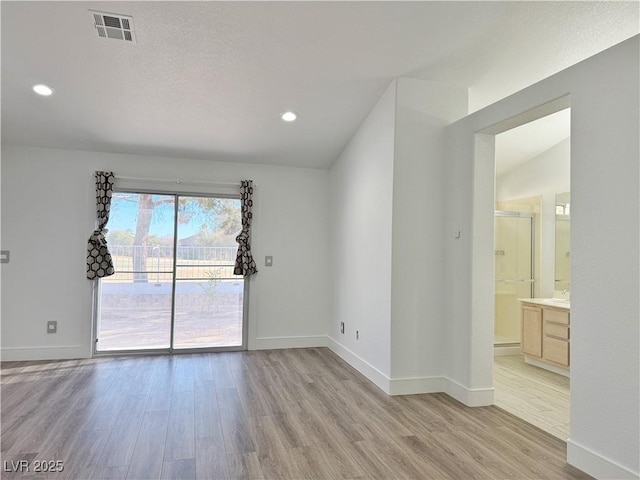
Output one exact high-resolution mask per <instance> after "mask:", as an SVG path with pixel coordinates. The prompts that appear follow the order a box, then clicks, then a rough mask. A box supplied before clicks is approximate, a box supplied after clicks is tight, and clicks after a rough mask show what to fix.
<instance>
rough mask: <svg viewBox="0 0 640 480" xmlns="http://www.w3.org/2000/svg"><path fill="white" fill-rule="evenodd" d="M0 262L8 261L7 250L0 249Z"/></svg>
mask: <svg viewBox="0 0 640 480" xmlns="http://www.w3.org/2000/svg"><path fill="white" fill-rule="evenodd" d="M0 263H9V250H0Z"/></svg>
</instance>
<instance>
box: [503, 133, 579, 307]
mask: <svg viewBox="0 0 640 480" xmlns="http://www.w3.org/2000/svg"><path fill="white" fill-rule="evenodd" d="M570 163H571V140H570V139H569V138H567V139H565V140H563V141H561V142H560V143H557V144H556V145H554V146H553V147H551V148H549V149H548V150H546V151H544V152H542V153H541V154H540V155H538V156H536V157H534V158H532V159H530V160H528V161H527V162H525V163H524V164H522V165H520V166H518V167H517V168H514V169H513V170H509V171H507V172H505V173H504V174H503V175H500V176H499V177H497V178H496V201H498V202H500V201H507V200H514V199H518V198H529V197H542V206H541V218H540V222H538V223H539V225H540V229H541V231H540V232H539V234H540V235H539V237H538V238H540V252H541V258H540V272H539V277H538V279H537V280H538V282H539V285H538V286H539V295H540V296H541V297H552V296H553V290H554V279H555V231H556V222H555V219H556V195H557V194H558V193H564V192H568V191H570V189H571V184H570V182H571V180H570V172H571V166H570Z"/></svg>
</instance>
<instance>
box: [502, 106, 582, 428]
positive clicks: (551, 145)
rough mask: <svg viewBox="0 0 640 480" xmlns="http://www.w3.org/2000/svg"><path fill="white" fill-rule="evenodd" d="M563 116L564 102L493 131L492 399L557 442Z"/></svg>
mask: <svg viewBox="0 0 640 480" xmlns="http://www.w3.org/2000/svg"><path fill="white" fill-rule="evenodd" d="M570 122H571V120H570V109H569V108H566V109H562V110H559V111H557V112H555V113H553V114H551V115H547V116H544V117H541V118H538V119H536V120H534V121H532V122H529V123H525V124H523V125H520V126H518V127H516V128H513V129H511V130H506V131H504V132H501V133H499V134H497V135H496V137H495V197H494V209H495V215H494V344H493V346H494V365H493V384H494V389H495V390H494V392H495V393H494V403H495V405H497V406H499V407H501V408H503V409H504V410H507V411H509V412H510V413H512V414H514V415H516V416H518V417H520V418H522V419H524V420H526V421H527V422H529V423H531V424H533V425H536V426H537V427H539V428H541V429H542V430H545V431H547V432H548V433H551V434H553V435H555V436H557V437H559V438H561V439H562V440H567V438H568V437H569V409H570V392H569V375H570V365H569V352H570V342H571V335H570V328H571V327H570V320H569V319H570V301H569V291H570V281H569V278H568V272H569V271H570V269H569V267H568V262H569V260H570V254H569V251H570V248H569V245H568V236H567V235H566V231H567V230H568V219H567V217H568V216H567V215H565V213H566V212H568V211H569V210H570V209H569V202H568V201H566V202H564V203H563V205H565V204H566V208H565V207H564V206H563V207H562V212H561V215H559V214H558V212H559V209H558V207H557V206H558V205H559V203H558V202H560V200H561V199H564V198H566V197H567V195H568V193H567V192H569V191H570V185H569V182H570ZM560 217H562V218H561V221H562V222H563V223H562V224H561V225H559V224H558V222H559V221H560V220H559V218H560ZM559 249H560V250H562V255H559V254H558V252H559V251H560V250H559ZM558 272H567V273H558ZM560 277H562V278H560ZM559 285H562V288H559ZM532 345H533V346H535V347H536V348H533V349H532V348H531V346H532Z"/></svg>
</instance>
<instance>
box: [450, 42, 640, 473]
mask: <svg viewBox="0 0 640 480" xmlns="http://www.w3.org/2000/svg"><path fill="white" fill-rule="evenodd" d="M639 54H640V48H639V37H637V36H636V37H634V38H632V39H630V40H628V41H625V42H623V43H621V44H620V45H617V46H616V47H613V48H611V49H609V50H607V51H605V52H603V53H601V54H599V55H596V56H595V57H592V58H590V59H587V60H586V61H584V62H581V63H579V64H577V65H575V66H573V67H571V68H568V69H567V70H564V71H562V72H560V73H558V74H556V75H554V76H552V77H550V78H548V79H546V80H544V81H542V82H540V83H537V84H535V85H533V86H531V87H529V88H527V89H525V90H523V91H521V92H519V93H517V94H515V95H513V96H511V97H508V98H506V99H504V100H501V101H500V102H497V103H496V104H494V105H491V106H489V107H487V108H485V109H483V110H480V111H478V112H476V113H474V114H472V115H470V116H468V117H466V118H465V119H463V120H461V121H459V122H456V123H455V124H453V125H452V126H450V127H449V129H448V133H449V159H448V162H449V163H448V170H447V185H448V187H449V190H448V192H449V197H448V199H449V203H450V205H451V216H450V219H449V220H448V221H447V226H446V229H447V230H448V231H454V230H458V229H459V230H461V231H462V236H461V238H460V240H451V241H450V242H449V243H448V245H447V264H448V269H447V270H448V271H449V273H450V277H449V278H448V279H447V281H448V287H449V290H448V291H447V298H446V300H447V304H448V306H447V310H446V311H447V316H446V319H445V321H446V322H447V323H448V325H449V327H448V329H447V334H448V335H449V338H448V346H449V347H450V348H451V357H450V358H451V363H450V365H449V371H448V374H449V375H450V376H451V378H452V379H454V380H456V381H458V382H459V383H460V384H461V385H462V386H463V387H465V388H467V389H474V388H476V389H483V388H484V389H488V388H490V387H491V385H492V379H491V373H492V355H493V352H492V345H491V330H492V322H493V319H492V316H493V311H492V308H491V304H492V302H493V296H492V292H493V285H492V284H491V281H490V280H487V279H486V278H484V277H483V276H482V275H480V274H478V272H479V270H480V267H484V268H487V266H488V265H491V260H492V257H493V252H492V246H493V221H492V220H493V218H492V217H493V215H492V210H493V186H492V183H493V161H492V160H491V159H492V158H493V143H492V139H493V135H494V134H497V133H500V132H501V131H505V130H507V129H509V128H512V127H514V126H517V123H518V122H519V121H520V120H519V117H518V115H519V114H520V113H522V112H530V111H533V110H535V109H536V108H537V107H538V106H540V105H545V104H551V105H552V108H551V110H552V111H547V112H546V113H547V114H548V113H553V111H557V110H559V109H561V108H564V107H566V106H567V105H562V104H563V102H564V98H567V97H566V96H567V95H570V105H571V109H572V110H571V114H572V123H571V196H572V198H571V200H572V202H571V203H572V209H571V217H572V218H571V228H572V232H571V236H572V238H571V244H572V297H571V299H572V302H571V310H572V312H571V318H572V325H571V336H572V338H571V438H570V439H569V442H568V460H569V462H570V463H572V464H573V465H575V466H577V467H578V468H581V469H582V470H584V471H586V472H587V473H590V474H592V475H594V476H596V477H599V478H637V477H638V476H639V471H640V465H639V456H638V451H640V444H639V438H640V412H639V409H640V407H639V405H640V345H639V343H640V342H639V341H638V340H639V338H640V331H639V323H640V322H639V321H638V318H639V317H640V306H639V304H640V302H639V293H640V272H639V270H640V262H639V260H640V258H639V244H640V238H639V236H640V235H639V232H640V224H639V220H640V211H639V210H640V208H639V207H640V198H639V194H638V192H639V190H640V188H639V167H638V164H639V162H638V158H639V156H640V147H639V140H638V131H639V128H640V125H639V104H640V98H639V92H638V84H639V81H640V74H639V56H640V55H639ZM558 99H560V100H558ZM554 100H558V101H556V102H553V101H554ZM524 121H526V120H522V121H521V122H520V123H524ZM612 206H619V207H621V208H619V209H617V208H612ZM488 269H489V270H490V267H488ZM489 278H490V277H489ZM469 279H472V280H471V284H470V283H469Z"/></svg>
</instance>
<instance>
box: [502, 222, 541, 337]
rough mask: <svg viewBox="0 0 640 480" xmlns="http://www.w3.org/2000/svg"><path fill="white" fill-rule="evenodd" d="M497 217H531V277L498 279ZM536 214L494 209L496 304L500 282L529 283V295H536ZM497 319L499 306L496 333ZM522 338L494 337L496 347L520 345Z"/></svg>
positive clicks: (511, 283) (506, 283)
mask: <svg viewBox="0 0 640 480" xmlns="http://www.w3.org/2000/svg"><path fill="white" fill-rule="evenodd" d="M497 217H504V218H528V219H529V231H530V239H529V242H530V243H529V244H530V255H529V258H530V265H529V278H528V279H519V278H513V279H498V278H497V277H498V275H497V272H496V270H495V267H496V262H495V257H496V255H498V250H496V249H495V248H496V238H495V230H496V222H495V218H497ZM535 242H536V214H535V213H533V212H516V211H508V210H494V242H493V245H494V272H493V278H494V289H493V298H494V305H495V304H496V303H497V302H496V291H497V288H496V287H497V285H498V283H499V282H502V284H503V285H515V284H525V283H526V284H529V293H528V294H529V297H530V298H533V296H534V291H535V290H534V289H535V283H536V279H535V252H536V246H535V245H536V243H535ZM496 320H497V308H496V311H495V312H494V335H495V325H496ZM521 341H522V339H520V341H519V342H509V343H507V342H504V343H502V342H501V343H497V342H496V341H495V338H494V347H496V346H500V347H517V346H519V345H520V343H521Z"/></svg>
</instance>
